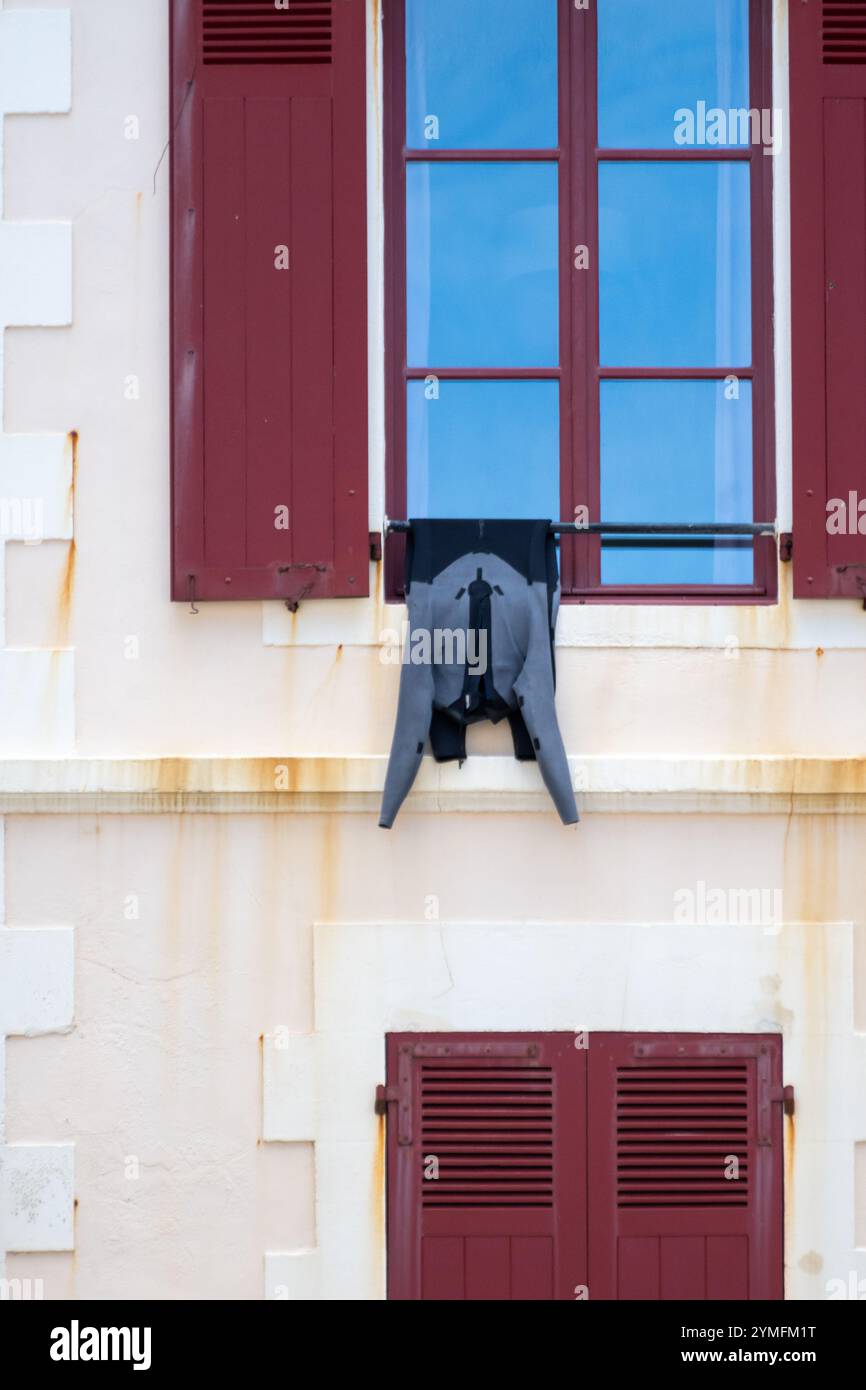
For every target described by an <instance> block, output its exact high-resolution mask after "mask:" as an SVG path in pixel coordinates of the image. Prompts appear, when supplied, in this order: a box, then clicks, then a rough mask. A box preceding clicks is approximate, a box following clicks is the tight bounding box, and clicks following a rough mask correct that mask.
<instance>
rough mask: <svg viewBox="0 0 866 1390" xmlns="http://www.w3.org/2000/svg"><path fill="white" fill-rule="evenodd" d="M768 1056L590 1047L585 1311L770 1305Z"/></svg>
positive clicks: (778, 1173)
mask: <svg viewBox="0 0 866 1390" xmlns="http://www.w3.org/2000/svg"><path fill="white" fill-rule="evenodd" d="M781 1082H782V1076H781V1042H780V1040H779V1039H777V1038H773V1037H767V1036H764V1037H754V1036H745V1035H740V1036H736V1037H730V1038H724V1039H719V1038H708V1037H688V1036H684V1035H660V1034H655V1035H646V1036H638V1035H635V1034H605V1033H595V1034H593V1035H592V1037H591V1040H590V1050H589V1085H588V1100H587V1105H588V1111H589V1117H590V1123H589V1190H588V1193H587V1200H588V1206H589V1289H590V1298H591V1299H598V1298H601V1299H624V1300H626V1299H644V1300H647V1299H649V1300H655V1299H697V1300H703V1299H744V1300H745V1299H778V1298H781V1297H782V1296H783V1294H782V1134H781V1126H782V1121H781V1115H782V1111H781V1105H780V1104H779V1103H777V1098H778V1094H779V1092H778V1090H774V1088H780V1087H781Z"/></svg>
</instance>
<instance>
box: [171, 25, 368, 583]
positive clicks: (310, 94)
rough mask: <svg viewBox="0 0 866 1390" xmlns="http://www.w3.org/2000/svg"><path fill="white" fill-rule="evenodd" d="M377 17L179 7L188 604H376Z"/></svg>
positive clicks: (178, 545)
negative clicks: (371, 123) (371, 351)
mask: <svg viewBox="0 0 866 1390" xmlns="http://www.w3.org/2000/svg"><path fill="white" fill-rule="evenodd" d="M364 12H365V7H364V5H363V4H360V3H354V0H352V3H349V0H292V3H291V5H290V6H289V8H288V9H278V8H277V7H276V6H275V5H274V3H273V0H173V2H172V9H171V13H172V59H171V72H172V80H171V108H172V109H171V129H172V358H173V370H172V392H173V411H172V421H173V439H172V456H173V504H174V506H173V547H172V550H173V553H172V595H173V597H174V598H176V599H187V598H189V597H193V596H194V597H195V598H199V599H232V598H233V599H251V598H289V599H292V598H295V597H297V596H298V595H300V594H302V593H304V594H306V595H307V596H309V597H316V598H333V597H337V596H341V595H351V596H354V595H362V594H366V593H367V592H368V587H369V569H368V563H369V543H368V522H367V370H366V348H367V325H366V319H367V315H366V308H367V301H366V174H365V140H366V124H365V26H364ZM283 247H285V248H286V252H282V251H281V250H280V248H283ZM286 256H287V259H288V269H284V268H278V266H279V265H280V264H281V263H283V264H284V263H285V260H286ZM280 509H286V510H287V513H288V528H287V529H286V527H285V525H284V522H285V520H286V512H285V511H281V510H280Z"/></svg>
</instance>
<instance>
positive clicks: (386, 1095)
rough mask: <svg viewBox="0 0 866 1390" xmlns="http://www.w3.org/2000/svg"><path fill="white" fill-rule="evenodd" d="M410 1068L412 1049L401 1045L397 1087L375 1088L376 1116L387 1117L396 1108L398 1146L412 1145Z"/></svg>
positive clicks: (404, 1044) (411, 1064) (409, 1046)
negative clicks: (393, 1106) (391, 1109)
mask: <svg viewBox="0 0 866 1390" xmlns="http://www.w3.org/2000/svg"><path fill="white" fill-rule="evenodd" d="M412 1067H413V1060H412V1047H411V1045H407V1044H406V1043H403V1044H402V1045H401V1047H400V1049H399V1052H398V1054H397V1085H396V1086H377V1087H376V1103H375V1106H374V1109H375V1111H376V1114H377V1115H388V1112H389V1110H390V1108H391V1106H392V1105H396V1107H397V1143H398V1144H411V1143H412ZM389 1118H390V1117H389Z"/></svg>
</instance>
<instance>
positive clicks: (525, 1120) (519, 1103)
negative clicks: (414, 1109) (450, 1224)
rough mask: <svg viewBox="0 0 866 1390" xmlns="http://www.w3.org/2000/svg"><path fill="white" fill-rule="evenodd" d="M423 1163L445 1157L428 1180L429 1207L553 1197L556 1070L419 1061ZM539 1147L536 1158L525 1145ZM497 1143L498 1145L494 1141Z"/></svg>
mask: <svg viewBox="0 0 866 1390" xmlns="http://www.w3.org/2000/svg"><path fill="white" fill-rule="evenodd" d="M419 1083H420V1092H421V1154H420V1158H421V1162H422V1164H423V1165H426V1163H427V1161H428V1159H429V1157H430V1155H431V1154H432V1155H434V1156H435V1157H436V1158H437V1159H438V1168H439V1171H438V1177H437V1178H436V1180H435V1181H424V1182H423V1189H422V1202H423V1204H424V1206H428V1207H437V1208H439V1209H442V1208H447V1207H452V1206H462V1205H465V1204H466V1203H467V1202H468V1203H471V1204H476V1203H477V1204H479V1205H482V1206H484V1207H486V1208H490V1207H499V1206H507V1207H519V1206H534V1207H548V1206H551V1205H552V1203H553V1123H554V1116H553V1073H552V1071H551V1069H550V1068H549V1067H545V1068H536V1069H532V1068H529V1067H522V1068H521V1067H514V1066H513V1064H511V1065H506V1066H502V1067H499V1066H496V1065H495V1064H494V1065H493V1066H492V1067H485V1068H484V1069H480V1068H478V1067H477V1065H476V1064H475V1063H474V1062H473V1063H472V1064H470V1065H468V1066H466V1067H461V1066H459V1065H455V1064H454V1062H453V1061H451V1060H449V1061H448V1062H446V1063H445V1064H444V1065H443V1064H442V1063H440V1062H438V1061H436V1060H434V1059H431V1060H430V1061H424V1062H421V1064H420V1067H419ZM527 1140H529V1141H530V1142H531V1143H532V1145H533V1150H532V1160H531V1163H529V1164H528V1163H527V1161H526V1159H525V1158H524V1157H523V1156H522V1155H521V1153H520V1148H519V1145H520V1144H521V1143H523V1142H525V1141H527ZM492 1146H495V1147H492Z"/></svg>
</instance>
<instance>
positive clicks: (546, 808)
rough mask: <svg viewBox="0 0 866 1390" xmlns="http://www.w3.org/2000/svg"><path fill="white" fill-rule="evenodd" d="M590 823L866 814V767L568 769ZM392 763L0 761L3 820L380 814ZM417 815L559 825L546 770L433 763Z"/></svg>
mask: <svg viewBox="0 0 866 1390" xmlns="http://www.w3.org/2000/svg"><path fill="white" fill-rule="evenodd" d="M569 762H570V764H571V769H572V779H573V782H574V786H575V789H576V790H577V792H578V797H579V801H580V805H581V807H582V809H584V810H585V811H587V812H589V813H609V814H615V813H634V814H637V813H639V814H647V813H653V812H658V813H672V814H735V813H745V814H751V815H755V814H762V813H772V812H776V813H778V812H786V813H787V812H792V811H793V812H796V813H798V814H810V815H811V814H864V813H866V757H859V758H824V757H786V756H772V755H770V756H754V757H749V756H743V757H734V756H732V757H715V758H713V757H710V758H688V757H677V756H675V755H674V756H670V757H624V758H618V757H605V756H595V757H588V758H570V759H569ZM386 765H387V758H386V757H385V756H384V755H381V756H379V755H376V756H372V755H371V756H361V757H349V758H343V757H284V758H280V757H279V756H275V757H272V758H260V757H256V758H208V757H201V758H36V759H4V760H0V814H7V815H16V814H76V815H77V814H86V813H115V814H123V815H133V814H147V813H155V814H171V813H177V812H186V813H215V812H219V813H225V814H234V813H238V812H247V813H250V812H252V813H272V812H282V813H292V814H296V813H302V812H331V813H333V812H340V813H344V812H354V813H364V814H372V813H374V812H375V811H377V809H378V805H379V797H380V795H381V789H382V785H383V782H384V777H385V768H386ZM405 810H406V811H408V812H410V813H411V812H421V813H426V814H429V813H434V812H437V811H445V812H452V813H454V812H477V813H484V812H487V813H495V812H503V813H525V812H542V813H545V814H548V815H553V814H554V813H553V811H552V808H551V804H550V799H549V797H548V795H547V792H546V790H545V788H544V786H543V784H542V781H541V777H540V774H539V771H538V769H537V767H535V766H533V765H531V764H530V765H527V764H520V763H517V762H515V760H514V759H513V758H510V757H484V756H475V757H470V758H469V759H468V761H467V762H466V763H465V764H464V766H463V767H462V768H459V767H458V766H457V765H456V764H453V763H450V764H444V765H443V764H437V763H435V762H434V761H433V759H432V758H429V757H428V758H425V759H424V763H423V766H422V768H421V772H420V773H419V776H418V780H417V782H416V784H415V790H414V791H413V793H412V795H411V796H410V798H409V800H408V802H407V803H406V807H405Z"/></svg>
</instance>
